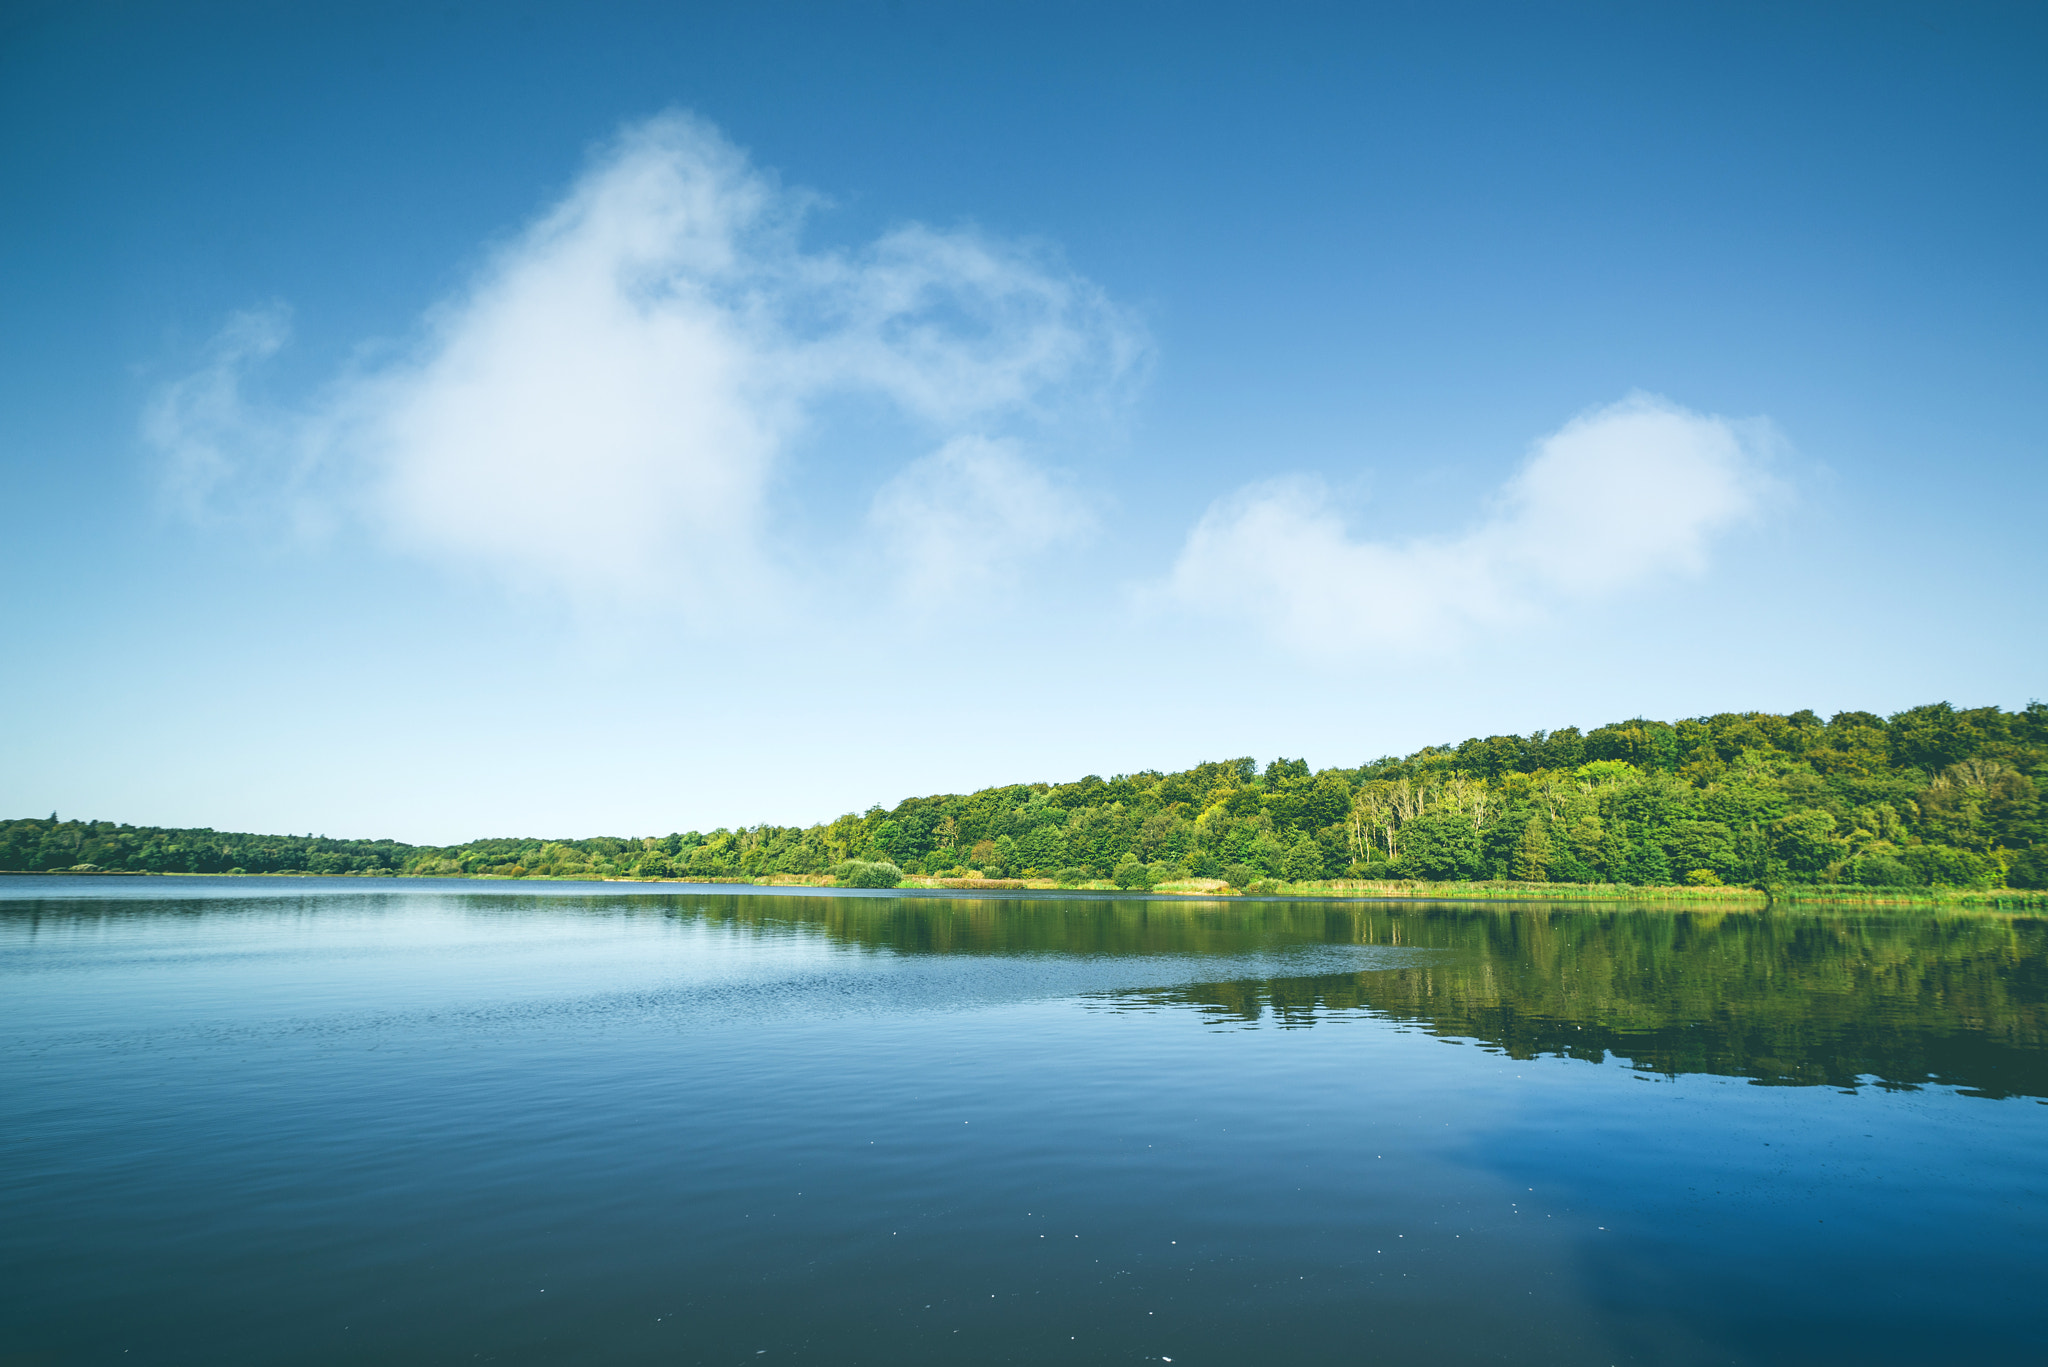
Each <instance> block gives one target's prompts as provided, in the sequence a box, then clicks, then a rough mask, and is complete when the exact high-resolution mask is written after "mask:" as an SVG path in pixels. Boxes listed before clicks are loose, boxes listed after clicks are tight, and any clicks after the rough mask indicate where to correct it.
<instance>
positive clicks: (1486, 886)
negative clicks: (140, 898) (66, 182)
mask: <svg viewBox="0 0 2048 1367" xmlns="http://www.w3.org/2000/svg"><path fill="white" fill-rule="evenodd" d="M30 877H36V878H294V879H303V878H353V879H363V880H380V879H385V878H392V879H397V878H406V879H418V880H421V881H433V882H441V881H447V882H474V883H619V884H624V885H628V886H634V887H645V888H664V887H668V888H685V887H751V888H815V889H818V890H820V891H826V890H839V891H864V892H970V893H975V892H978V893H1001V892H1065V893H1079V894H1084V895H1087V896H1092V897H1101V896H1112V897H1113V896H1124V897H1170V898H1179V899H1184V900H1190V901H1194V900H1200V901H1218V900H1222V899H1226V898H1228V899H1233V900H1235V899H1245V900H1251V901H1259V900H1266V899H1285V900H1289V901H1300V900H1316V901H1329V902H1362V901H1375V902H1387V901H1417V902H1592V903H1600V902H1631V903H1634V902H1659V903H1672V904H1676V905H1680V906H1682V907H1683V909H1685V910H1690V911H1699V910H1711V909H1721V910H1726V911H1756V910H1762V909H1763V908H1765V907H1769V906H1772V905H1802V906H1841V907H1849V908H1869V909H1873V910H1883V909H1887V908H1900V909H1906V908H1938V907H1950V908H1967V909H1971V910H1989V911H2048V894H2044V893H2037V892H2016V891H2012V890H2010V889H1994V890H1979V889H1966V888H1925V889H1921V888H1911V889H1908V888H1896V889H1890V888H1888V889H1883V890H1881V891H1880V890H1876V889H1871V888H1861V887H1828V886H1807V885H1793V886H1786V887H1781V888H1776V889H1772V890H1770V891H1768V892H1767V891H1764V890H1762V889H1758V888H1745V887H1689V886H1677V887H1673V886H1642V887H1636V886H1631V885H1628V884H1621V883H1514V882H1441V883H1432V882H1429V881H1427V880H1423V879H1413V880H1403V881H1369V880H1362V879H1329V880H1321V881H1316V882H1302V883H1289V882H1285V881H1264V882H1261V883H1260V884H1258V885H1256V886H1254V887H1252V888H1233V887H1230V886H1229V885H1228V884H1226V883H1224V882H1223V881H1222V880H1221V879H1186V880H1176V881H1173V882H1169V883H1164V884H1161V885H1159V886H1157V887H1151V888H1119V887H1117V886H1116V885H1115V884H1113V883H1110V882H1107V881H1105V880H1096V881H1093V882H1088V883H1080V884H1062V883H1058V882H1055V881H1053V880H1052V879H1049V878H939V877H931V876H926V875H908V876H906V877H905V878H904V879H903V881H902V882H901V883H900V884H898V885H897V886H896V887H895V888H882V889H876V888H854V887H842V886H841V885H840V884H839V883H838V882H837V880H835V879H834V878H833V877H832V876H831V875H830V874H769V875H767V876H765V877H762V878H743V877H733V876H723V877H703V878H635V877H631V876H627V875H611V876H607V877H576V876H573V875H556V874H522V875H512V874H496V873H475V874H446V873H428V874H399V873H382V872H379V873H309V872H305V871H302V870H292V869H287V870H279V871H275V872H269V873H186V872H151V871H147V870H138V869H0V878H30Z"/></svg>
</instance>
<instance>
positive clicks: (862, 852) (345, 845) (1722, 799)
mask: <svg viewBox="0 0 2048 1367" xmlns="http://www.w3.org/2000/svg"><path fill="white" fill-rule="evenodd" d="M2043 782H2048V705H2044V704H2042V703H2039V702H2036V703H2032V704H2030V705H2029V706H2027V707H2026V708H2024V709H2022V710H2019V711H2016V712H2006V711H2003V710H2001V709H1999V708H1995V707H1981V708H1969V709H1960V708H1956V707H1953V706H1950V705H1949V704H1947V703H1936V704H1931V705H1928V706H1924V707H1915V708H1911V709H1909V710H1907V711H1904V712H1900V713H1897V714H1895V715H1893V716H1891V717H1879V716H1876V715H1874V714H1872V713H1869V712H1841V713H1837V714H1836V715H1835V716H1833V717H1832V718H1830V719H1828V720H1826V721H1823V720H1822V719H1821V718H1820V717H1819V716H1817V715H1816V714H1815V713H1813V712H1806V711H1802V712H1795V713H1793V714H1791V715H1790V716H1779V715H1776V714H1772V713H1761V712H1743V713H1721V714H1718V715H1715V716H1711V717H1695V718H1690V719H1687V720H1683V721H1678V722H1661V721H1648V720H1643V719H1640V718H1638V719H1635V720H1632V721H1622V722H1614V723H1611V724H1609V725H1606V726H1602V727H1598V728H1596V729H1594V730H1592V731H1588V732H1585V733H1583V734H1582V733H1581V732H1580V731H1579V730H1578V729H1577V728H1576V727H1566V728H1564V729H1562V730H1558V731H1550V732H1543V731H1538V732H1536V733H1534V734H1532V735H1528V736H1488V737H1485V738H1483V739H1482V738H1478V737H1475V738H1473V739H1471V740H1468V741H1465V742H1464V743H1463V744H1460V745H1443V746H1429V747H1426V748H1424V749H1422V750H1419V751H1417V752H1416V753H1414V754H1412V755H1409V756H1407V757H1406V758H1401V759H1396V758H1391V757H1389V758H1386V759H1380V760H1375V761H1373V762H1372V763H1369V764H1364V765H1360V766H1358V767H1357V768H1351V769H1341V768H1340V769H1324V770H1322V771H1320V772H1311V771H1310V769H1309V767H1308V765H1307V763H1306V762H1304V761H1302V760H1289V759H1276V760H1274V761H1272V762H1271V763H1269V764H1267V765H1266V766H1265V767H1264V768H1263V769H1261V768H1260V767H1259V766H1258V765H1257V764H1255V763H1254V762H1253V761H1252V760H1250V759H1235V760H1223V761H1216V762H1211V763H1206V764H1198V765H1196V766H1195V767H1194V768H1192V769H1189V770H1185V771H1183V772H1180V773H1172V774H1164V773H1157V772H1150V771H1147V772H1144V773H1137V774H1123V775H1118V776H1117V777H1115V778H1109V779H1104V778H1100V777H1097V776H1094V775H1090V776H1088V777H1086V778H1083V779H1080V780H1079V781H1077V782H1073V783H1061V784H1047V783H1020V784H1014V785H1010V786H1007V787H1000V788H985V789H983V790H981V791H980V792H976V793H970V794H966V795H964V796H954V795H946V796H937V797H919V798H910V799H907V800H905V801H903V802H900V803H898V804H897V805H896V806H895V807H894V808H891V809H887V810H885V809H883V808H881V807H879V806H878V807H874V808H871V809H870V810H868V811H867V812H866V813H864V814H859V815H855V814H851V813H849V814H848V815H846V816H842V817H840V818H839V819H837V820H836V821H832V822H828V823H824V824H821V825H816V826H809V827H798V826H768V825H760V826H747V827H741V828H737V829H731V830H728V829H723V828H721V829H718V830H714V831H710V832H698V831H689V832H682V833H677V834H673V835H668V836H648V837H640V838H628V837H611V836H602V837H597V838H593V839H585V840H541V839H497V840H476V841H471V842H469V843H467V844H463V845H454V846H446V847H426V846H412V845H406V844H402V843H399V842H397V841H391V840H330V839H328V838H326V837H324V836H311V835H308V836H264V835H240V834H230V833H224V832H219V831H212V830H204V829H201V830H165V829H158V828H155V827H138V826H125V825H115V824H113V823H110V822H103V821H60V820H58V818H57V817H56V815H55V814H52V816H51V817H50V818H49V819H48V820H39V819H25V820H19V821H13V822H10V823H8V824H6V825H5V826H4V827H0V868H5V869H28V870H35V869H75V868H80V867H82V866H90V867H97V868H101V869H109V870H135V871H148V872H165V873H171V872H187V873H220V872H246V873H279V872H304V873H321V874H408V875H472V876H474V875H498V876H510V877H620V876H638V877H663V878H670V877H685V878H688V877H698V878H755V879H759V878H766V877H769V876H772V875H777V874H811V875H816V874H827V873H834V872H835V871H836V872H837V874H838V876H839V877H840V879H841V881H851V882H861V883H867V882H884V883H886V882H889V881H892V880H893V878H894V877H895V875H896V871H897V870H901V871H903V872H905V873H909V874H935V875H942V876H954V877H960V876H974V875H980V876H985V877H989V878H1041V879H1053V880H1056V881H1058V882H1062V883H1069V884H1079V883H1084V882H1090V881H1099V880H1110V881H1114V882H1115V883H1116V884H1117V885H1118V886H1119V887H1124V888H1141V887H1150V886H1155V885H1157V884H1159V883H1162V882H1171V881H1174V880H1177V879H1189V878H1221V879H1225V880H1227V881H1228V882H1230V883H1231V884H1233V885H1235V886H1240V887H1242V886H1251V885H1256V884H1259V883H1261V882H1279V881H1285V882H1295V883H1299V882H1311V881H1317V880H1325V879H1334V878H1366V879H1422V880H1431V881H1437V880H1448V879H1506V880H1520V881H1527V882H1547V883H1616V884H1624V885H1633V886H1668V885H1673V884H1690V885H1695V886H1714V885H1722V884H1742V885H1751V886H1772V885H1777V884H1850V885H1858V886H1862V887H1869V888H1901V887H1927V886H1930V885H1938V886H1946V887H1959V888H1992V887H1998V886H2010V887H2018V888H2042V887H2048V826H2044V811H2043V806H2042V802H2041V796H2040V792H2039V788H2040V785H2041V784H2042V783H2043Z"/></svg>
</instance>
